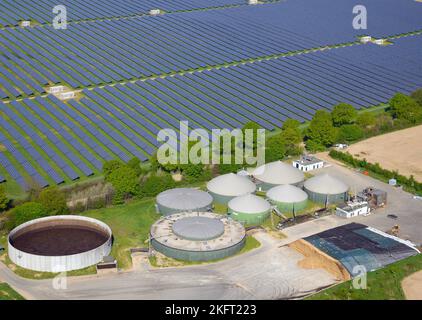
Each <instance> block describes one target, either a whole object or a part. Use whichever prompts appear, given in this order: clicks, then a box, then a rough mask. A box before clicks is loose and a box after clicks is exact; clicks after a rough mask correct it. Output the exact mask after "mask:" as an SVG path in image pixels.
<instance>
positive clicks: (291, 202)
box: [266, 184, 308, 213]
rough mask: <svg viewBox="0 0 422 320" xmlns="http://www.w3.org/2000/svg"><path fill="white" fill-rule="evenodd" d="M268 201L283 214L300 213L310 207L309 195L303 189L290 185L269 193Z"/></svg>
mask: <svg viewBox="0 0 422 320" xmlns="http://www.w3.org/2000/svg"><path fill="white" fill-rule="evenodd" d="M266 196H267V199H268V200H269V201H270V202H271V203H272V204H273V205H275V206H276V207H277V209H278V210H279V211H281V212H289V213H291V212H298V211H301V210H303V209H305V208H306V206H307V205H308V195H307V193H306V192H305V191H303V190H302V189H300V188H298V187H296V186H292V185H289V184H285V185H281V186H277V187H273V188H271V189H270V190H268V191H267V194H266Z"/></svg>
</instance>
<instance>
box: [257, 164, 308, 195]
mask: <svg viewBox="0 0 422 320" xmlns="http://www.w3.org/2000/svg"><path fill="white" fill-rule="evenodd" d="M252 176H253V177H254V178H255V179H256V180H257V187H258V190H260V191H268V190H269V189H271V188H272V187H275V186H279V185H283V184H292V185H299V184H301V183H302V182H303V181H304V180H305V175H304V174H303V172H302V171H300V170H299V169H297V168H295V167H293V165H292V164H288V163H284V162H282V161H274V162H270V163H266V164H264V165H262V166H260V167H258V168H256V169H255V170H254V171H253V172H252Z"/></svg>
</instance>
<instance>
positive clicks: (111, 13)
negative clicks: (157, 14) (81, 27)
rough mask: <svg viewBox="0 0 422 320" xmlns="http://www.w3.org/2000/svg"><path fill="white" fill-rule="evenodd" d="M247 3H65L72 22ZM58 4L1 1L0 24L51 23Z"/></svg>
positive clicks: (76, 0)
mask: <svg viewBox="0 0 422 320" xmlns="http://www.w3.org/2000/svg"><path fill="white" fill-rule="evenodd" d="M246 3H247V2H246V1H244V0H172V1H163V0H147V1H129V2H128V1H126V0H108V1H107V3H104V1H102V0H90V1H88V2H87V1H84V0H68V1H66V2H65V3H63V4H64V5H65V6H66V9H67V14H68V19H69V21H78V20H87V19H101V18H107V17H122V16H132V15H137V14H146V13H148V12H149V10H151V9H160V10H164V11H166V12H174V11H180V10H194V9H201V8H209V7H222V6H228V5H239V4H246ZM57 5H58V3H57V1H55V0H38V1H37V5H36V6H34V5H33V1H32V0H19V1H16V0H2V10H1V11H0V25H3V26H14V25H17V24H18V22H19V21H22V20H35V21H37V22H38V23H51V22H52V20H53V18H54V16H55V15H54V14H53V12H52V11H53V8H54V7H55V6H57Z"/></svg>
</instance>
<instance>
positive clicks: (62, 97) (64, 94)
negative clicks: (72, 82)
mask: <svg viewBox="0 0 422 320" xmlns="http://www.w3.org/2000/svg"><path fill="white" fill-rule="evenodd" d="M75 96H76V94H75V91H69V92H61V93H59V95H58V98H59V99H60V100H67V99H72V98H74V97H75Z"/></svg>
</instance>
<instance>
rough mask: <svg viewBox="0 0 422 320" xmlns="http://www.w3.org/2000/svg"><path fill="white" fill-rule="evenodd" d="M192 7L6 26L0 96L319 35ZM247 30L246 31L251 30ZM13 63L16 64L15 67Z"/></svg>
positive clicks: (222, 59)
mask: <svg viewBox="0 0 422 320" xmlns="http://www.w3.org/2000/svg"><path fill="white" fill-rule="evenodd" d="M200 15H201V16H202V15H203V16H212V19H211V20H209V21H208V20H201V19H200V17H196V18H195V19H189V18H186V17H185V15H179V14H175V15H170V16H169V17H151V18H146V19H132V20H125V21H112V22H110V21H104V22H96V23H87V24H77V25H74V26H72V28H69V30H54V29H52V28H50V27H41V28H34V29H12V30H2V31H0V38H1V39H2V40H4V44H5V46H6V48H7V50H5V52H4V56H3V57H2V58H1V59H2V60H1V62H2V63H1V64H0V71H2V72H1V73H0V84H1V85H2V86H3V88H1V87H0V98H8V97H9V98H13V97H19V96H22V95H26V96H28V95H31V94H40V93H44V87H45V86H46V85H47V84H49V83H58V82H62V83H66V84H68V85H70V86H71V87H73V88H79V87H86V86H90V85H99V84H104V83H111V82H119V81H124V80H128V79H137V78H142V77H149V76H153V75H160V74H165V73H170V72H173V71H179V70H190V69H195V68H200V67H206V66H209V65H218V64H223V63H227V62H232V61H240V60H244V59H250V58H255V57H257V56H268V55H273V54H278V53H282V52H291V51H297V50H303V49H307V48H311V47H315V46H316V45H315V44H314V42H313V41H310V40H308V39H304V38H301V37H300V36H297V35H295V34H292V33H291V32H288V31H284V30H283V29H281V28H274V27H273V28H268V27H266V26H264V25H262V24H261V22H259V21H254V20H250V21H245V20H243V19H241V18H239V17H238V18H235V17H234V18H233V19H232V20H226V17H225V16H224V15H222V14H220V13H218V12H201V13H200ZM246 29H247V30H248V32H245V30H246ZM9 70H10V71H9Z"/></svg>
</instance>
